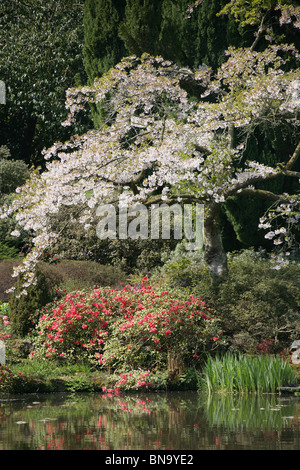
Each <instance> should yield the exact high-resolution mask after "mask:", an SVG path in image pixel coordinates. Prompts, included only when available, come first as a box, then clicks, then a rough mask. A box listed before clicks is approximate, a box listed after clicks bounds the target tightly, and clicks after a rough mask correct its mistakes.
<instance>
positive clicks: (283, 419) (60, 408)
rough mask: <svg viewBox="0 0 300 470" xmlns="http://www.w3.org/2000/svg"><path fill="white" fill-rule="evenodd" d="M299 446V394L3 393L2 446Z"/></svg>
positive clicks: (0, 404) (0, 416)
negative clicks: (5, 395)
mask: <svg viewBox="0 0 300 470" xmlns="http://www.w3.org/2000/svg"><path fill="white" fill-rule="evenodd" d="M299 448H300V399H299V398H284V397H279V396H277V395H262V396H259V397H257V396H255V395H254V396H249V395H247V396H242V397H235V396H231V395H230V396H213V397H210V398H207V397H204V396H201V395H200V394H198V393H196V392H170V393H166V394H164V393H158V394H144V395H143V394H134V395H126V396H109V395H102V394H76V395H73V396H70V395H66V394H51V395H31V394H28V395H26V396H19V397H13V398H12V399H10V398H7V397H6V398H2V399H1V398H0V450H18V449H20V450H21V449H22V450H25V449H29V450H39V449H40V450H46V449H47V450H49V449H54V450H66V449H70V450H83V449H87V450H183V449H184V450H188V449H189V450H204V449H205V450H212V449H251V450H253V449H274V450H277V449H286V450H288V449H293V450H299Z"/></svg>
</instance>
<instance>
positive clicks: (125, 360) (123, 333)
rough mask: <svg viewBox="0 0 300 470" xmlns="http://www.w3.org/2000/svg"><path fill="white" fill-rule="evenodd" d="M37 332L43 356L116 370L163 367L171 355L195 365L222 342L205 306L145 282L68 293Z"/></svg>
mask: <svg viewBox="0 0 300 470" xmlns="http://www.w3.org/2000/svg"><path fill="white" fill-rule="evenodd" d="M37 333H38V334H37V340H36V345H37V347H36V354H38V355H39V356H41V355H42V356H44V357H46V358H53V359H59V358H67V359H68V360H78V361H81V360H88V361H90V362H91V363H94V364H95V363H96V364H97V366H98V367H99V368H102V369H105V368H109V370H114V371H115V370H125V369H126V370H128V369H129V370H130V369H137V368H143V369H145V370H148V369H153V368H159V367H160V366H162V367H164V366H166V364H167V357H168V352H170V351H173V352H176V354H180V357H181V359H182V360H184V361H185V362H186V363H189V364H190V363H195V361H197V360H198V358H199V356H200V355H201V353H203V351H210V350H211V349H212V348H215V347H217V346H218V345H219V344H221V343H222V342H223V340H222V338H221V337H222V332H220V329H219V325H218V321H217V319H216V318H215V316H214V313H213V312H212V311H211V310H210V308H209V307H208V306H207V305H206V304H205V302H203V301H202V300H201V299H199V298H195V297H193V296H187V295H183V294H176V296H175V295H174V294H172V293H170V292H168V291H163V290H161V289H160V288H158V287H154V286H152V285H150V283H149V281H148V279H147V278H144V279H143V280H142V282H141V284H140V286H139V287H137V286H134V287H133V286H125V287H124V288H123V289H121V290H116V289H110V288H98V289H87V290H85V291H82V292H75V293H70V294H66V295H65V296H64V297H63V298H62V299H61V300H59V301H57V302H56V304H55V305H51V306H49V307H48V308H47V309H44V311H43V314H42V316H41V317H40V319H39V322H38V325H37ZM124 368H125V369H124ZM121 378H122V377H121ZM145 383H147V381H146V380H145Z"/></svg>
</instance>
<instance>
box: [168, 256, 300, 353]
mask: <svg viewBox="0 0 300 470" xmlns="http://www.w3.org/2000/svg"><path fill="white" fill-rule="evenodd" d="M196 256H197V255H196V254H191V255H184V254H183V255H182V256H181V257H180V256H178V259H177V258H176V257H174V258H172V259H171V260H169V261H168V262H167V263H166V264H165V265H164V267H163V269H162V270H161V271H160V278H161V279H163V281H160V282H161V284H162V285H164V284H169V285H174V286H179V287H181V288H182V289H184V290H185V291H186V292H189V293H192V294H194V295H201V297H202V298H203V300H205V301H206V302H207V303H208V304H209V305H210V306H211V307H212V308H213V309H214V310H215V311H216V312H217V315H218V317H219V318H220V319H221V321H222V327H223V329H224V331H225V333H226V335H229V336H230V337H231V341H232V344H233V345H234V346H235V347H237V348H238V349H240V350H241V351H244V352H254V351H255V349H256V345H257V344H258V343H260V342H261V340H267V339H269V338H272V339H274V348H275V349H274V351H275V352H276V351H280V350H281V349H283V348H285V347H289V345H290V343H291V342H292V341H293V340H294V339H297V337H298V336H299V334H300V295H299V292H300V266H299V265H297V264H290V265H288V266H286V267H284V268H282V269H280V270H275V269H272V265H271V262H270V261H269V260H268V258H267V256H266V255H265V254H264V253H263V252H254V251H251V250H246V251H243V252H241V253H234V254H232V255H230V256H229V257H228V258H229V259H228V269H229V272H228V277H227V278H226V279H224V280H223V281H222V283H220V284H219V285H218V286H217V287H214V286H212V284H211V281H210V276H209V272H208V269H207V268H206V267H205V266H204V265H203V264H202V263H201V259H200V260H199V262H198V263H197V262H195V260H196Z"/></svg>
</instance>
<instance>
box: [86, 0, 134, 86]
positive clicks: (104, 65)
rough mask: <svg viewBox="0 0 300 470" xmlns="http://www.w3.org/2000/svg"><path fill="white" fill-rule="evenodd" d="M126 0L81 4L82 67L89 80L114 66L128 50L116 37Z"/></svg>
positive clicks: (94, 0)
mask: <svg viewBox="0 0 300 470" xmlns="http://www.w3.org/2000/svg"><path fill="white" fill-rule="evenodd" d="M125 3H126V0H86V1H85V4H84V47H83V57H84V65H85V70H86V72H87V75H88V78H89V81H90V82H93V81H94V79H95V78H96V77H100V76H101V75H103V74H104V73H105V72H107V71H108V70H109V69H110V68H111V67H114V65H116V63H118V62H119V61H120V60H121V59H122V57H123V56H124V55H126V54H127V50H126V48H125V46H124V42H123V41H122V40H121V39H120V38H119V37H118V28H119V25H120V22H121V21H122V19H123V17H124V12H125Z"/></svg>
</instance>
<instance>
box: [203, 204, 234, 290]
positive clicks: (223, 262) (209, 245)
mask: <svg viewBox="0 0 300 470" xmlns="http://www.w3.org/2000/svg"><path fill="white" fill-rule="evenodd" d="M219 214H220V206H219V204H216V203H209V204H208V205H207V206H206V207H205V217H204V260H205V262H206V264H207V265H208V268H209V272H210V276H211V279H212V283H213V284H215V283H218V282H219V281H221V279H222V278H223V277H224V276H226V275H227V273H228V269H227V256H226V253H225V250H224V247H223V242H222V236H221V229H220V220H219Z"/></svg>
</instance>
